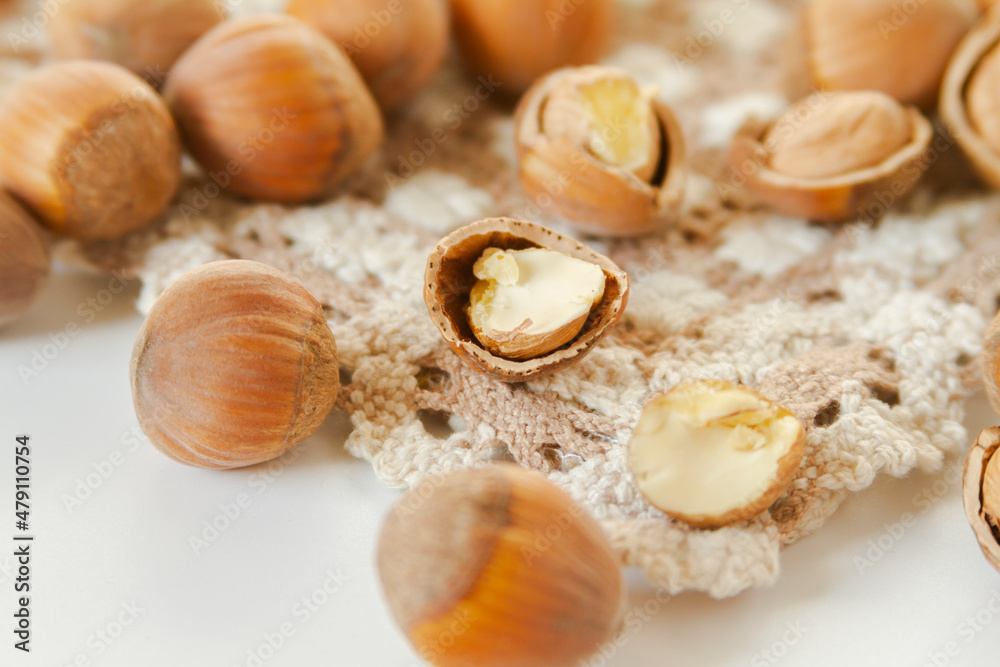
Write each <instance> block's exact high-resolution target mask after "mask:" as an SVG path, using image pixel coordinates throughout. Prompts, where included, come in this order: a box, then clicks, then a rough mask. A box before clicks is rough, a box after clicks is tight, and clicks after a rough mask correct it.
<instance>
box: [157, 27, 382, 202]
mask: <svg viewBox="0 0 1000 667" xmlns="http://www.w3.org/2000/svg"><path fill="white" fill-rule="evenodd" d="M163 93H164V97H166V99H167V102H168V103H169V104H170V109H171V110H172V111H173V113H174V115H175V116H176V118H177V124H178V126H179V127H180V130H181V134H182V136H183V138H184V143H185V146H186V147H187V149H188V151H189V152H190V153H191V155H192V156H193V157H194V158H195V160H197V161H198V162H199V163H200V164H201V166H202V167H204V169H205V170H206V171H207V172H208V173H209V175H210V176H211V178H212V180H214V181H215V182H216V183H219V185H220V187H224V188H227V189H228V190H229V191H231V192H233V193H236V194H239V195H243V196H245V197H250V198H254V199H262V200H268V201H279V202H289V203H297V202H305V201H309V200H314V199H318V198H321V197H325V196H328V195H330V194H331V193H332V192H333V190H334V189H335V188H336V186H337V185H338V184H339V183H340V182H341V181H342V180H343V179H344V178H345V177H346V176H348V175H349V174H351V173H353V172H354V171H355V170H357V169H358V168H359V167H360V166H361V164H362V163H363V162H364V161H365V160H367V159H368V157H369V156H370V155H371V154H372V153H373V152H374V151H375V150H376V149H377V148H378V147H379V146H380V145H381V143H382V138H383V132H384V130H383V124H382V116H381V112H380V111H379V108H378V105H377V104H376V103H375V100H374V98H373V97H372V95H371V93H370V92H369V91H368V88H367V87H366V86H365V82H364V81H363V80H362V78H361V75H360V74H359V73H358V71H357V69H356V68H355V67H354V65H353V64H352V63H351V61H350V59H349V58H348V57H347V55H346V54H345V53H344V52H343V51H342V50H341V49H340V47H339V46H337V45H336V44H334V43H333V42H331V41H330V40H329V39H327V38H326V37H325V36H324V35H322V34H321V33H320V32H318V31H317V30H315V29H314V28H311V27H309V26H307V25H306V24H305V23H303V22H302V21H299V20H298V19H295V18H292V17H290V16H279V15H275V16H250V17H246V18H242V19H232V20H229V21H226V22H225V23H222V24H221V25H219V26H217V27H215V28H213V29H212V30H211V31H209V32H208V33H207V34H205V35H204V36H203V37H202V38H201V39H199V40H198V41H197V42H196V43H195V44H194V45H193V46H192V47H191V48H190V49H188V50H187V51H186V52H185V53H184V55H183V56H181V58H180V60H178V61H177V63H176V64H175V65H174V68H173V69H172V70H171V72H170V76H169V78H168V79H167V83H166V85H165V86H164V91H163Z"/></svg>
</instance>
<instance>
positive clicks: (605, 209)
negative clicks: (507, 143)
mask: <svg viewBox="0 0 1000 667" xmlns="http://www.w3.org/2000/svg"><path fill="white" fill-rule="evenodd" d="M615 79H626V80H629V81H631V77H630V76H629V74H628V73H626V72H624V71H622V70H619V69H616V68H612V67H604V66H597V65H594V66H589V67H580V68H566V69H562V70H558V71H555V72H552V73H550V74H548V75H547V76H545V77H544V78H542V79H540V80H539V81H538V82H537V83H535V85H533V86H532V87H531V89H530V90H529V91H528V92H527V93H525V95H524V97H523V98H522V99H521V101H520V103H519V104H518V107H517V112H516V114H515V117H514V133H515V134H514V139H515V143H516V150H517V159H518V170H519V175H520V181H521V187H522V188H523V189H524V191H525V193H526V194H527V195H528V196H529V197H530V198H531V199H532V200H533V201H534V202H536V203H537V204H538V205H539V206H541V207H542V208H543V209H549V210H551V211H553V212H555V213H557V214H558V215H559V216H561V217H563V218H565V219H566V221H567V222H569V223H570V224H571V225H572V226H573V227H574V228H576V229H579V230H580V231H581V232H584V233H587V234H594V235H597V236H636V235H640V234H646V233H649V232H652V231H655V230H657V229H661V228H663V227H664V226H666V225H668V224H670V223H671V222H672V221H673V220H674V219H675V218H676V216H677V214H678V212H679V210H680V206H681V204H682V202H683V199H684V190H685V187H686V185H687V167H686V161H687V157H686V148H685V143H684V134H683V132H682V131H681V128H680V125H679V124H678V122H677V118H676V117H675V116H674V114H673V112H672V111H671V110H670V108H669V107H668V106H667V105H665V104H663V103H662V102H660V101H658V100H657V99H655V97H654V98H652V99H649V100H648V102H646V103H648V104H649V105H650V106H651V109H652V112H653V117H654V119H655V122H656V126H657V129H658V130H659V132H658V136H655V137H653V140H654V141H655V142H656V164H655V167H654V168H653V170H651V171H650V172H649V173H650V174H651V175H650V176H649V177H648V178H645V179H644V178H642V177H641V176H640V175H639V174H637V173H635V172H634V171H632V170H629V169H626V168H623V167H621V166H617V165H614V164H609V163H608V162H607V161H605V160H603V159H601V158H600V157H598V156H597V155H596V154H595V153H594V151H592V150H591V149H590V148H589V147H588V146H587V145H585V143H583V142H581V141H580V140H579V138H578V137H574V135H575V134H578V133H576V132H571V131H567V130H568V129H571V128H567V127H566V123H565V122H563V123H559V118H558V117H555V118H553V117H552V115H549V114H546V113H545V110H546V107H547V105H548V103H549V101H550V99H552V98H553V96H561V97H564V96H565V93H566V92H567V89H574V88H575V89H579V87H580V86H586V85H588V84H592V83H594V82H597V81H602V80H605V81H608V80H612V81H613V80H615ZM633 83H634V82H633ZM547 121H548V122H552V123H559V125H558V126H547V125H546V122H547ZM640 173H641V172H640Z"/></svg>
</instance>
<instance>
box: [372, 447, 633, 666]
mask: <svg viewBox="0 0 1000 667" xmlns="http://www.w3.org/2000/svg"><path fill="white" fill-rule="evenodd" d="M539 536H543V537H544V540H543V542H541V543H540V542H539ZM378 571H379V576H380V578H381V581H382V587H383V590H384V592H385V597H386V599H387V601H388V603H389V608H390V609H391V611H392V614H393V616H394V617H395V619H396V621H397V623H399V625H400V627H401V628H402V629H403V631H404V632H405V633H406V635H407V637H409V639H410V641H411V642H412V643H413V646H414V647H415V648H416V649H417V651H418V652H419V653H420V654H421V656H422V657H423V658H424V659H425V660H427V661H429V662H430V663H432V664H434V665H439V666H446V667H459V666H464V665H477V667H494V666H495V667H501V666H502V667H510V666H511V665H518V666H519V667H529V666H534V667H542V666H543V665H544V666H545V667H570V666H571V665H577V664H579V662H580V661H581V660H583V659H585V658H587V657H588V656H589V655H591V654H592V653H594V652H595V651H596V650H597V649H598V648H599V646H600V645H601V644H602V643H603V642H606V641H607V640H609V639H611V638H613V636H614V633H615V632H616V631H617V629H618V626H619V621H620V618H621V610H622V601H623V594H624V584H623V581H622V575H621V570H620V568H619V566H618V563H617V561H616V559H615V556H614V553H613V552H612V550H611V547H610V545H609V544H608V542H607V539H606V538H605V537H604V535H603V533H602V532H601V529H600V527H599V526H598V525H597V523H596V522H595V521H594V520H593V519H591V518H590V517H589V516H588V515H587V514H586V513H585V512H584V511H583V510H582V509H581V508H580V507H579V506H577V505H576V504H575V503H574V502H573V501H572V500H571V499H570V498H569V496H567V495H566V494H565V493H563V492H562V491H560V490H559V489H558V488H557V487H555V486H554V485H553V484H552V483H551V482H549V481H548V480H546V479H545V478H544V477H542V476H541V475H538V474H537V473H533V472H528V471H526V470H523V469H521V468H518V467H516V466H513V465H500V466H494V467H490V468H484V469H480V470H470V471H463V472H457V473H452V474H449V475H447V476H444V477H438V478H433V479H430V480H428V481H426V482H424V484H423V485H422V486H421V487H419V488H418V489H415V490H414V491H411V492H410V494H409V495H407V496H406V497H404V498H403V499H402V500H400V501H399V503H397V505H396V506H395V508H394V510H393V511H392V512H391V513H390V514H389V516H388V517H387V518H386V520H385V523H384V525H383V526H382V533H381V537H380V539H379V545H378ZM456 625H460V627H461V628H462V631H461V632H457V631H454V628H455V626H456ZM449 628H451V629H452V630H451V631H450V633H449ZM444 633H449V640H450V641H448V642H443V641H440V638H441V636H442V635H443V634H444ZM451 640H453V641H451Z"/></svg>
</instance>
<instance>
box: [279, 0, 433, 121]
mask: <svg viewBox="0 0 1000 667" xmlns="http://www.w3.org/2000/svg"><path fill="white" fill-rule="evenodd" d="M285 11H286V12H288V14H290V15H291V16H295V17H297V18H299V19H302V20H303V21H304V22H306V23H308V24H309V25H311V26H313V27H315V28H317V29H318V30H319V31H320V32H322V33H323V34H324V35H326V36H327V37H329V38H330V39H332V40H333V41H334V42H336V43H337V44H339V45H340V46H341V48H343V49H344V51H346V52H347V55H348V56H350V58H351V60H352V61H353V62H354V64H355V65H356V66H357V68H358V71H359V72H361V76H362V77H364V79H365V82H366V83H367V84H368V87H369V89H371V92H372V94H373V95H374V96H375V99H376V100H377V101H378V103H379V106H381V107H382V109H383V110H384V111H386V112H388V111H391V110H393V109H395V108H397V107H398V106H399V105H401V104H403V103H404V102H406V101H408V100H410V99H412V98H413V97H415V96H416V95H417V93H419V92H420V91H421V90H423V88H424V87H425V86H426V85H427V83H428V82H429V81H430V79H431V77H432V76H433V75H434V73H435V72H437V70H438V68H439V67H440V66H441V62H442V61H443V60H444V56H445V53H446V52H447V49H448V37H449V32H448V24H449V12H448V2H447V0H290V1H289V3H288V6H287V7H286V9H285Z"/></svg>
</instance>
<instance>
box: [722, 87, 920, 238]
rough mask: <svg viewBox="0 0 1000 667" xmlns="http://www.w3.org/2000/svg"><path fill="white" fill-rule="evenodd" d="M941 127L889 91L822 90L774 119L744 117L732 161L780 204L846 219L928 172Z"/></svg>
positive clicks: (794, 211) (795, 211)
mask: <svg viewBox="0 0 1000 667" xmlns="http://www.w3.org/2000/svg"><path fill="white" fill-rule="evenodd" d="M933 135H934V130H933V128H932V126H931V124H930V121H928V120H927V119H926V118H924V117H923V116H922V115H921V114H920V112H919V111H917V110H916V109H914V108H904V107H902V106H901V105H900V104H899V103H898V102H896V101H895V100H894V99H892V98H891V97H889V96H887V95H885V94H883V93H877V92H871V91H858V92H840V93H821V94H817V95H814V96H810V97H809V98H806V99H804V100H801V101H799V102H798V103H796V104H795V105H794V106H793V107H792V108H791V109H789V110H788V111H787V112H786V113H785V114H784V115H783V116H782V117H781V118H779V119H778V120H776V121H774V122H773V123H770V124H765V125H762V124H761V123H759V122H758V121H756V120H753V121H750V122H749V123H747V124H746V125H744V127H743V128H741V130H740V131H739V132H738V133H737V136H736V138H735V139H734V141H733V146H732V150H731V152H730V165H731V168H732V170H733V172H734V173H735V174H738V175H742V176H744V177H745V178H746V183H747V186H748V187H749V188H750V190H751V191H753V192H754V193H755V194H756V195H757V196H758V197H759V198H760V199H761V200H762V201H763V202H765V203H767V204H770V205H771V206H773V207H774V208H776V209H778V210H780V211H783V212H785V213H789V214H791V215H798V216H802V217H806V218H811V219H813V220H820V221H825V222H838V221H842V220H849V219H852V218H855V217H858V216H859V215H862V214H867V212H868V211H869V210H870V209H871V208H873V207H872V204H873V203H874V202H876V201H880V202H881V201H884V200H885V199H887V198H888V199H891V200H896V199H898V198H900V197H902V196H903V195H905V194H906V193H907V192H908V191H909V190H910V189H911V188H912V187H913V186H914V185H915V184H916V182H917V180H919V178H920V176H921V175H923V171H924V163H925V160H926V156H927V151H928V149H929V147H930V141H931V138H932V137H933ZM880 206H882V209H883V210H884V205H882V204H880Z"/></svg>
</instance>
